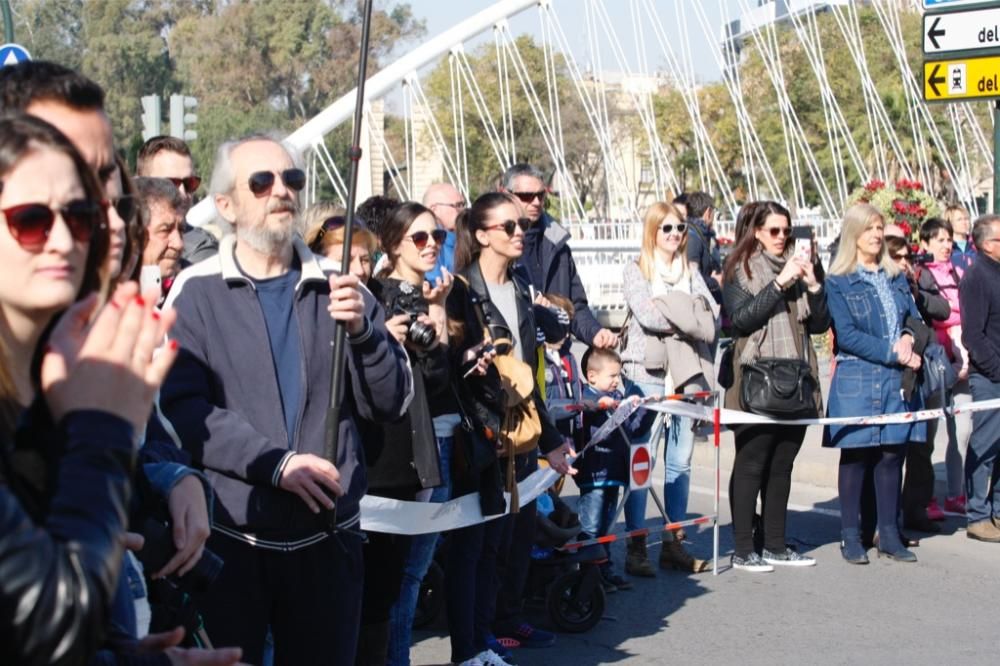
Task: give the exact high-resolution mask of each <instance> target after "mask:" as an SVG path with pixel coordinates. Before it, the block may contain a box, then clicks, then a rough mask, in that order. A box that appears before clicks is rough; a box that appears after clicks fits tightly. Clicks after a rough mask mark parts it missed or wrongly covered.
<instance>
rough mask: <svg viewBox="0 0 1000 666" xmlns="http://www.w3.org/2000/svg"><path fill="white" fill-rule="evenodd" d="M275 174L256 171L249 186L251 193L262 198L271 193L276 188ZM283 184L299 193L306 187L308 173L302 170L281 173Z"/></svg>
mask: <svg viewBox="0 0 1000 666" xmlns="http://www.w3.org/2000/svg"><path fill="white" fill-rule="evenodd" d="M274 178H275V173H274V172H273V171H255V172H254V173H252V174H250V178H249V179H248V180H247V185H248V186H249V187H250V191H251V192H253V193H254V194H255V195H257V196H260V195H262V194H267V193H270V192H271V188H272V187H274ZM281 182H283V183H284V184H285V187H287V188H288V189H290V190H295V191H296V192H298V191H299V190H301V189H302V188H303V187H305V186H306V172H305V171H303V170H302V169H285V170H284V171H282V172H281Z"/></svg>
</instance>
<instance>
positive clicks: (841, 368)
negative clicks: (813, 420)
mask: <svg viewBox="0 0 1000 666" xmlns="http://www.w3.org/2000/svg"><path fill="white" fill-rule="evenodd" d="M884 226H885V224H884V220H883V217H882V214H881V213H879V212H878V210H876V209H875V208H873V207H872V206H870V205H868V204H856V205H854V206H851V207H850V208H848V209H847V212H846V213H844V226H843V229H844V231H843V234H842V236H841V240H840V251H839V252H838V253H837V258H836V259H835V260H834V262H833V263H832V264H831V266H830V276H829V278H828V279H827V298H828V301H829V305H830V314H831V316H832V318H833V329H834V333H835V335H836V341H835V346H834V353H835V354H836V358H837V367H836V368H835V370H834V373H833V379H832V382H831V385H830V405H829V416H831V417H836V416H877V415H881V414H894V413H897V412H912V411H916V410H918V409H920V407H921V406H922V400H921V399H920V392H919V391H913V393H912V396H911V397H909V398H907V397H904V394H903V390H902V388H903V386H902V378H903V371H904V370H905V369H906V368H912V369H913V370H919V369H920V365H921V358H920V355H919V354H917V353H916V352H914V351H913V343H914V335H913V333H911V332H909V330H908V329H907V327H906V319H907V317H914V318H917V319H919V318H920V313H919V311H918V310H917V305H916V303H915V302H914V300H913V296H912V294H911V293H910V286H909V284H908V283H907V280H906V277H905V275H904V274H903V272H902V271H900V270H899V267H898V266H897V265H896V264H895V263H894V262H893V260H892V259H891V258H890V257H889V253H888V252H887V251H886V244H885V242H884V239H883V228H884ZM926 430H927V426H926V424H925V423H924V422H922V421H918V422H910V423H895V424H890V425H831V426H827V429H826V437H825V441H824V446H832V447H836V448H839V449H840V450H841V451H840V471H839V479H838V482H837V485H838V487H839V491H840V521H841V547H840V551H841V555H843V557H844V559H845V560H846V561H848V562H850V563H851V564H867V563H868V555H867V553H866V552H865V548H864V546H863V545H862V539H861V532H860V516H861V495H862V489H863V486H864V480H865V476H866V474H872V476H873V478H874V481H875V502H876V510H877V515H878V532H879V536H878V541H879V543H878V550H879V553H880V554H881V553H885V554H886V555H888V556H889V557H891V558H892V559H894V560H898V561H903V562H915V561H916V559H917V558H916V556H915V555H914V554H913V553H912V552H911V551H910V550H908V549H907V548H906V547H905V546H904V544H903V542H902V541H901V539H900V534H899V527H898V524H897V518H898V516H897V514H898V511H899V500H900V486H901V481H902V465H903V458H904V456H905V454H906V447H907V445H908V444H911V443H914V444H916V443H920V442H923V441H924V440H925V439H926Z"/></svg>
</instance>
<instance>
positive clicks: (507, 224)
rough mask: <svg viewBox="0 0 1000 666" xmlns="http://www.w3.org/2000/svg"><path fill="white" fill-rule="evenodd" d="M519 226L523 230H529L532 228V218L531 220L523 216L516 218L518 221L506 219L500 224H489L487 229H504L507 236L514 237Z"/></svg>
mask: <svg viewBox="0 0 1000 666" xmlns="http://www.w3.org/2000/svg"><path fill="white" fill-rule="evenodd" d="M518 227H521V231H527V230H528V229H530V228H531V220H529V219H528V218H526V217H522V218H521V219H519V220H516V221H515V220H505V221H503V222H500V223H498V224H491V225H489V226H488V227H486V230H487V231H493V230H494V229H503V230H504V233H506V234H507V236H509V237H513V236H514V231H515V230H516V229H517V228H518Z"/></svg>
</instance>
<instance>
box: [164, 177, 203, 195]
mask: <svg viewBox="0 0 1000 666" xmlns="http://www.w3.org/2000/svg"><path fill="white" fill-rule="evenodd" d="M167 180H169V181H170V182H171V183H173V184H174V187H176V188H177V189H180V188H181V185H183V186H184V191H185V192H187V193H188V194H191V193H192V192H194V191H195V190H197V189H198V187H199V186H200V185H201V178H199V177H198V176H188V177H187V178H167Z"/></svg>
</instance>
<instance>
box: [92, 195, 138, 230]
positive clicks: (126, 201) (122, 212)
mask: <svg viewBox="0 0 1000 666" xmlns="http://www.w3.org/2000/svg"><path fill="white" fill-rule="evenodd" d="M101 205H102V206H104V208H112V207H114V209H115V212H116V213H118V217H120V218H121V219H122V221H123V222H125V224H131V223H132V222H133V220H135V216H136V213H137V212H139V206H138V202H137V201H136V200H135V197H134V196H132V195H131V194H123V195H121V196H120V197H118V198H117V199H111V200H107V199H105V200H104V201H101Z"/></svg>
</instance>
